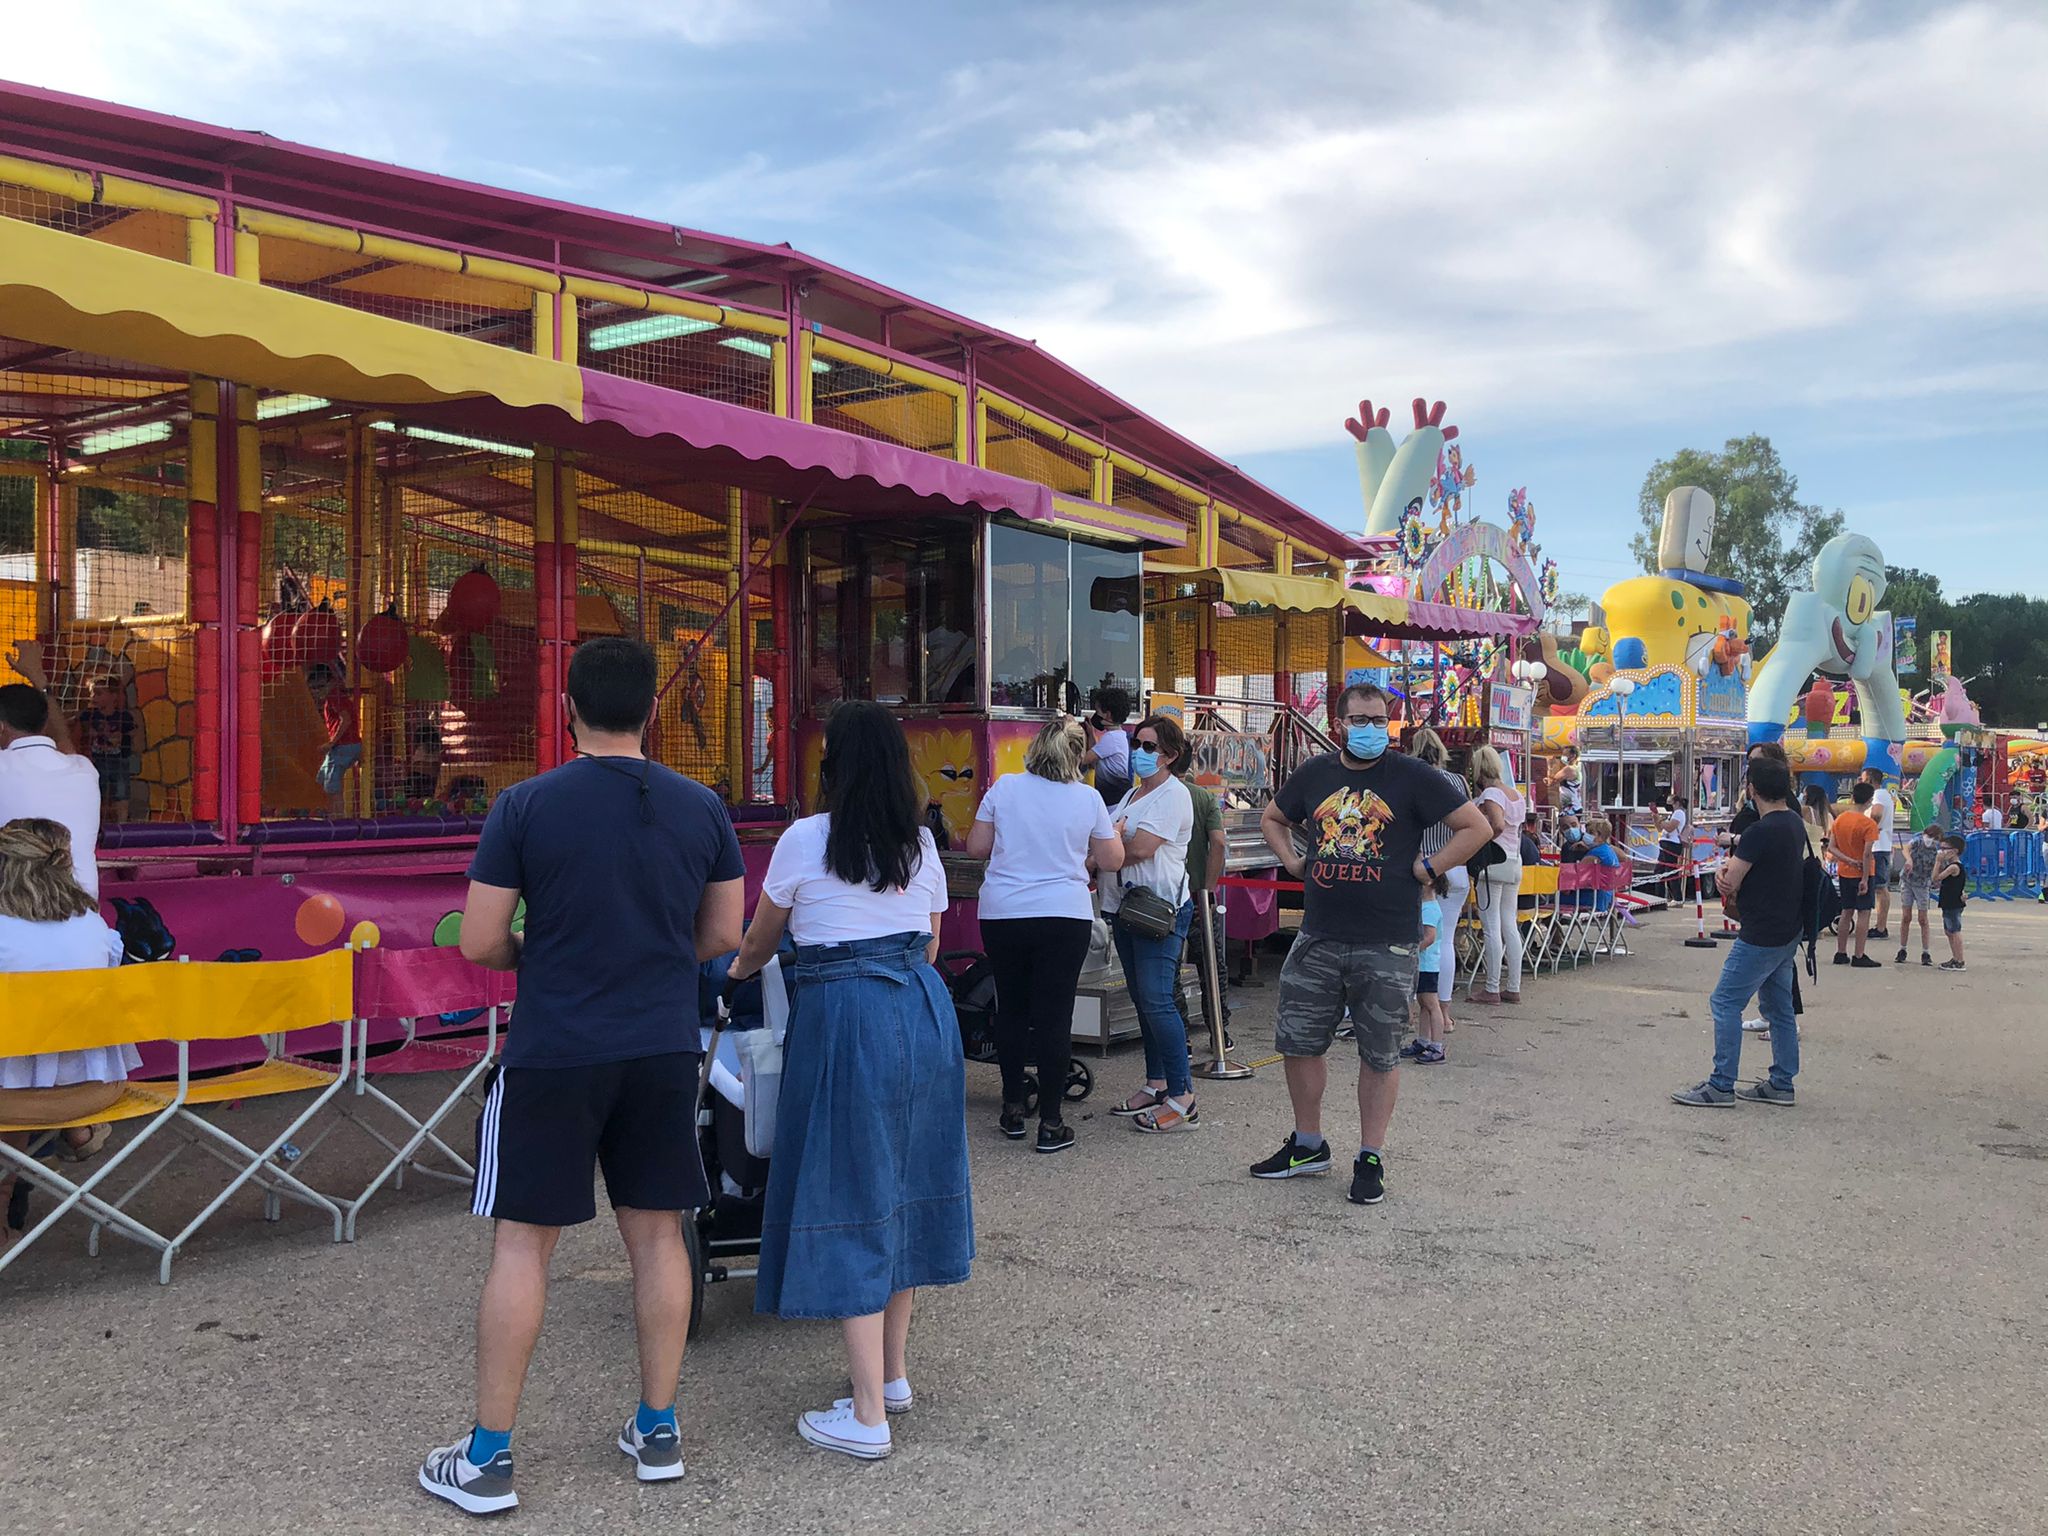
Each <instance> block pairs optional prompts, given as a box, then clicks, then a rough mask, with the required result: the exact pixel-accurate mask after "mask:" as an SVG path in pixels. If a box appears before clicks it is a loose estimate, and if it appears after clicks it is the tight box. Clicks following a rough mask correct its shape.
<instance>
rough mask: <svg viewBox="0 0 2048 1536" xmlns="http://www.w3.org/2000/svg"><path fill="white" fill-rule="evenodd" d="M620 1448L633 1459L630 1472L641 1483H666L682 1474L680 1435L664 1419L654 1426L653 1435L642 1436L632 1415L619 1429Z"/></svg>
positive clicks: (637, 1420)
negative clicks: (623, 1426) (624, 1425)
mask: <svg viewBox="0 0 2048 1536" xmlns="http://www.w3.org/2000/svg"><path fill="white" fill-rule="evenodd" d="M619 1449H620V1450H622V1451H624V1452H625V1453H626V1454H627V1455H628V1456H630V1457H632V1458H633V1475H634V1476H635V1477H637V1478H638V1479H640V1481H641V1482H643V1483H666V1482H669V1481H671V1480H672V1479H674V1478H678V1477H681V1476H682V1475H683V1472H684V1467H683V1441H682V1437H681V1436H680V1435H679V1434H677V1432H676V1426H675V1425H673V1424H671V1423H669V1422H668V1420H666V1419H664V1420H662V1421H661V1422H660V1423H659V1424H657V1425H655V1426H654V1433H653V1434H651V1435H643V1434H641V1433H640V1416H639V1415H638V1414H635V1415H634V1416H633V1417H632V1418H630V1419H628V1420H626V1427H625V1428H624V1429H622V1430H620V1431H619Z"/></svg>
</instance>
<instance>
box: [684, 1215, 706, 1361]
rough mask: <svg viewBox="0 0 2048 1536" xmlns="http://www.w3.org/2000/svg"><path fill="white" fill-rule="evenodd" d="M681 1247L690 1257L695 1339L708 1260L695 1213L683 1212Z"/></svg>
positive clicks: (691, 1335) (690, 1335)
mask: <svg viewBox="0 0 2048 1536" xmlns="http://www.w3.org/2000/svg"><path fill="white" fill-rule="evenodd" d="M683 1247H684V1249H685V1250H686V1251H687V1252H688V1253H689V1255H690V1331H689V1333H688V1334H687V1335H686V1337H687V1338H692V1339H694V1338H696V1337H697V1333H698V1330H700V1329H701V1328H703V1326H704V1284H705V1276H706V1273H707V1270H708V1268H709V1260H708V1258H707V1256H706V1255H705V1252H704V1232H703V1229H702V1228H700V1227H699V1226H698V1225H697V1212H695V1211H685V1212H683Z"/></svg>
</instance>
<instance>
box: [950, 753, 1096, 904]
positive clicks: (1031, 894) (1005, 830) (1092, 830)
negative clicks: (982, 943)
mask: <svg viewBox="0 0 2048 1536" xmlns="http://www.w3.org/2000/svg"><path fill="white" fill-rule="evenodd" d="M974 819H975V820H976V821H986V822H988V823H990V824H991V825H992V826H994V827H995V829H996V845H995V848H994V849H993V850H992V851H991V852H990V854H989V860H988V874H987V876H986V877H985V878H984V879H983V880H982V882H981V903H980V913H981V918H982V921H984V922H986V921H987V920H988V919H990V918H1007V917H1078V918H1081V919H1083V920H1084V921H1086V920H1088V919H1091V918H1093V917H1094V916H1095V904H1094V902H1092V901H1091V900H1089V897H1088V840H1089V839H1090V838H1091V837H1101V838H1109V837H1114V836H1116V831H1115V829H1114V828H1113V827H1111V826H1110V824H1109V807H1108V806H1106V805H1104V804H1103V803H1102V796H1100V795H1098V794H1096V793H1095V791H1094V790H1092V789H1090V788H1089V787H1088V786H1087V785H1086V784H1080V783H1075V784H1056V783H1054V782H1053V781H1052V780H1051V779H1042V778H1040V777H1039V776H1038V775H1037V774H1035V773H1028V772H1027V773H1006V774H1004V775H1003V776H1002V777H1001V778H999V779H997V780H996V781H995V783H993V784H991V785H990V786H989V790H988V793H987V794H985V795H983V796H982V797H981V806H980V808H979V809H978V810H976V811H975V813H974Z"/></svg>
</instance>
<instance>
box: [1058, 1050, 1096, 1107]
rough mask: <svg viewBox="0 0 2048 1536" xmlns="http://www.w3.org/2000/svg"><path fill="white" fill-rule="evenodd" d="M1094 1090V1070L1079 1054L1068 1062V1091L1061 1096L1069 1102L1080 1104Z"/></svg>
mask: <svg viewBox="0 0 2048 1536" xmlns="http://www.w3.org/2000/svg"><path fill="white" fill-rule="evenodd" d="M1094 1091H1095V1073H1094V1070H1093V1069H1092V1068H1090V1067H1089V1065H1088V1063H1087V1062H1085V1061H1083V1060H1081V1059H1080V1058H1079V1057H1078V1056H1076V1057H1074V1058H1072V1059H1070V1060H1069V1061H1068V1062H1067V1091H1066V1092H1065V1093H1064V1094H1062V1095H1061V1097H1062V1098H1063V1099H1065V1100H1066V1101H1067V1103H1069V1104H1078V1103H1080V1102H1081V1101H1082V1100H1083V1099H1085V1098H1087V1097H1088V1095H1089V1094H1091V1093H1093V1092H1094Z"/></svg>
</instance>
